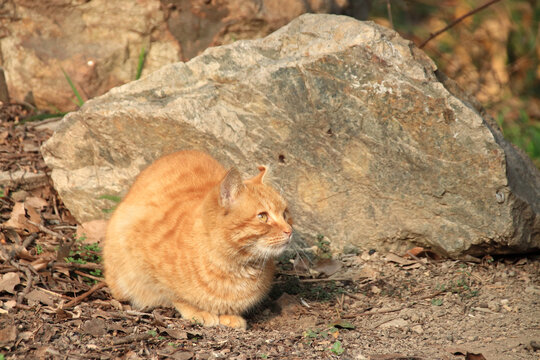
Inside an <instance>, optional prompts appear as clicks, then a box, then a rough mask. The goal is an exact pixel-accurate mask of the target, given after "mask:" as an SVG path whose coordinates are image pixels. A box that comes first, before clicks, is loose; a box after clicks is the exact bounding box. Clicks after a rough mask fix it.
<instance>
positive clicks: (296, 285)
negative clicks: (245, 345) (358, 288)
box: [244, 275, 339, 330]
mask: <svg viewBox="0 0 540 360" xmlns="http://www.w3.org/2000/svg"><path fill="white" fill-rule="evenodd" d="M338 289H339V288H338V287H336V286H335V285H330V286H329V284H326V283H322V284H321V283H312V282H309V283H307V282H301V281H300V279H299V278H298V277H297V276H290V275H286V276H280V278H279V279H278V280H277V281H276V282H275V283H274V285H273V286H272V288H271V290H270V292H269V294H268V296H267V297H266V298H265V299H264V300H263V301H262V302H261V303H259V304H258V305H257V306H255V307H254V308H252V309H250V310H249V311H248V312H246V313H245V314H244V317H245V318H246V320H247V321H248V324H249V327H250V328H251V329H265V328H272V329H275V328H284V329H285V328H288V329H304V330H305V329H308V328H310V327H314V326H315V325H316V323H317V320H318V314H317V310H316V309H315V308H312V307H311V305H315V307H318V306H316V305H317V304H328V303H329V302H330V301H332V300H334V298H335V295H336V293H337V290H338ZM310 304H311V305H310Z"/></svg>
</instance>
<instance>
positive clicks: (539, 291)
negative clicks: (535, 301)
mask: <svg viewBox="0 0 540 360" xmlns="http://www.w3.org/2000/svg"><path fill="white" fill-rule="evenodd" d="M525 292H526V293H528V294H533V295H540V287H538V286H535V285H530V286H527V287H526V288H525Z"/></svg>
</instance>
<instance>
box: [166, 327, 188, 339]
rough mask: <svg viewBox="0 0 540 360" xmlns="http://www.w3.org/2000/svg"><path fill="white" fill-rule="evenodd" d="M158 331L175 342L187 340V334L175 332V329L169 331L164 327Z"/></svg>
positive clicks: (180, 331)
mask: <svg viewBox="0 0 540 360" xmlns="http://www.w3.org/2000/svg"><path fill="white" fill-rule="evenodd" d="M159 331H160V332H161V333H166V334H167V335H169V336H170V337H172V338H173V339H176V340H186V339H187V338H188V335H187V332H186V331H182V330H176V329H169V328H165V327H160V328H159Z"/></svg>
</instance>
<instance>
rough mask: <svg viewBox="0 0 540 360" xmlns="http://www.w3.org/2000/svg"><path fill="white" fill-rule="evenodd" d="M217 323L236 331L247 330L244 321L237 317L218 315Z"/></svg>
mask: <svg viewBox="0 0 540 360" xmlns="http://www.w3.org/2000/svg"><path fill="white" fill-rule="evenodd" d="M219 323H220V324H221V325H225V326H229V327H232V328H236V329H244V330H245V329H247V322H246V320H245V319H244V318H243V317H241V316H238V315H220V316H219Z"/></svg>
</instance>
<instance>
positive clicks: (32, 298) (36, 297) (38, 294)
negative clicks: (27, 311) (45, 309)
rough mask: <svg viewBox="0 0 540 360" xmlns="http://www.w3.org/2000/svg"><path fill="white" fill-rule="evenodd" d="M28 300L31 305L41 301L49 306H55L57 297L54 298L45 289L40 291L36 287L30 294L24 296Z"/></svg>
mask: <svg viewBox="0 0 540 360" xmlns="http://www.w3.org/2000/svg"><path fill="white" fill-rule="evenodd" d="M24 297H25V298H26V299H27V300H28V304H29V305H30V306H32V305H34V304H36V303H38V302H40V303H43V304H45V305H49V306H53V305H54V300H55V298H53V297H52V296H51V295H49V294H47V293H45V292H43V291H39V290H38V289H34V290H32V291H30V292H29V293H28V294H26V295H25V296H24Z"/></svg>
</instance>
